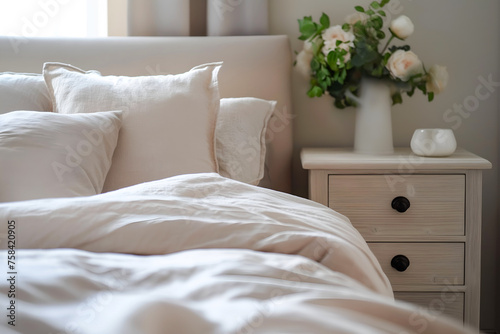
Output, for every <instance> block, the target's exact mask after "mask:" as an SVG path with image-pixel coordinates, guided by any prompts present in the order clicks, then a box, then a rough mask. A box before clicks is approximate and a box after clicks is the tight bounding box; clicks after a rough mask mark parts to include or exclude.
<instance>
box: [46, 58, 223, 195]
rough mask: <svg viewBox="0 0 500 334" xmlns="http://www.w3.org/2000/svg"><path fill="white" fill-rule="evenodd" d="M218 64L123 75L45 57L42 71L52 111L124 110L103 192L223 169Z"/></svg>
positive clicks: (65, 112) (219, 64) (66, 112)
mask: <svg viewBox="0 0 500 334" xmlns="http://www.w3.org/2000/svg"><path fill="white" fill-rule="evenodd" d="M221 65H222V63H212V64H206V65H200V66H197V67H194V68H193V69H191V70H190V71H188V72H186V73H183V74H178V75H157V76H139V77H126V76H101V75H100V74H99V73H98V72H96V71H89V72H85V71H82V70H80V69H78V68H76V67H74V66H71V65H67V64H61V63H46V64H45V65H44V70H43V75H44V77H45V82H46V84H47V87H48V89H49V93H50V95H51V97H52V103H53V106H54V111H55V112H58V113H62V114H68V113H89V112H95V111H103V110H115V109H116V110H123V112H124V114H123V125H122V130H121V133H120V138H119V139H118V145H117V147H116V152H115V155H114V157H113V164H112V166H111V169H110V171H109V173H108V176H107V178H106V181H105V184H104V189H103V190H104V192H106V191H110V190H116V189H120V188H123V187H127V186H130V185H134V184H138V183H141V182H146V181H152V180H157V179H162V178H166V177H169V176H173V175H178V174H189V173H203V172H218V167H217V162H216V159H215V148H214V147H215V138H214V132H215V123H216V119H217V113H218V111H219V90H218V81H217V74H218V72H219V69H220V67H221Z"/></svg>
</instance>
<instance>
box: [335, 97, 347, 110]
mask: <svg viewBox="0 0 500 334" xmlns="http://www.w3.org/2000/svg"><path fill="white" fill-rule="evenodd" d="M334 105H335V107H337V108H338V109H345V105H344V103H343V102H342V100H340V99H335V103H334Z"/></svg>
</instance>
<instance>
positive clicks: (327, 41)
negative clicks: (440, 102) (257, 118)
mask: <svg viewBox="0 0 500 334" xmlns="http://www.w3.org/2000/svg"><path fill="white" fill-rule="evenodd" d="M389 2H390V0H381V1H380V2H379V1H373V2H372V3H371V4H370V6H369V7H368V8H363V7H362V6H356V7H355V9H356V12H355V13H354V14H351V15H349V16H347V18H346V19H345V21H346V22H345V23H344V24H343V25H333V26H330V18H329V17H328V15H326V14H324V13H323V15H322V16H321V18H320V20H319V23H317V22H314V21H313V19H312V17H311V16H308V17H304V18H303V19H301V20H300V19H299V30H300V33H301V36H300V37H299V39H300V40H303V41H304V48H303V50H302V51H301V52H300V53H298V54H297V59H296V63H295V66H296V67H297V69H298V70H299V71H300V72H301V73H303V74H304V75H305V76H306V77H308V78H310V80H311V81H310V83H311V86H310V89H309V91H308V95H309V96H310V97H320V96H322V95H324V94H325V93H328V94H330V95H331V96H332V97H333V98H334V99H335V106H336V107H337V108H341V109H343V108H345V107H347V106H356V100H357V99H356V97H357V96H359V94H360V86H361V82H362V80H363V79H364V78H372V79H378V80H380V81H383V82H385V83H389V84H390V86H391V95H392V103H393V104H397V103H402V101H403V100H402V93H406V94H407V95H408V96H412V95H413V94H414V93H415V90H416V89H418V90H420V91H422V93H423V94H424V95H427V97H428V100H429V101H432V100H433V98H434V94H435V93H440V92H441V91H442V90H443V89H444V88H445V87H446V85H447V82H448V72H447V70H446V68H445V67H444V66H439V65H434V66H432V67H431V68H430V69H429V70H426V68H425V66H424V65H423V63H422V62H421V61H420V59H419V58H418V56H417V55H416V54H415V53H414V52H412V51H411V50H410V46H409V45H401V46H397V45H391V43H392V42H393V41H394V40H395V39H396V40H401V41H404V40H406V39H407V38H408V37H409V36H410V35H411V34H412V33H413V31H414V25H413V23H412V21H411V20H410V19H409V18H408V17H407V16H404V15H402V16H400V17H398V18H396V19H395V20H393V21H392V22H390V25H389V29H388V33H387V31H385V32H384V21H385V20H386V18H387V15H386V12H385V11H384V6H385V5H387V4H388V3H389ZM388 34H389V36H388ZM387 37H388V38H387ZM385 40H386V41H385ZM384 41H385V42H384Z"/></svg>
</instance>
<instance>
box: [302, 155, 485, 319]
mask: <svg viewBox="0 0 500 334" xmlns="http://www.w3.org/2000/svg"><path fill="white" fill-rule="evenodd" d="M301 160H302V167H303V168H304V169H307V170H309V198H310V199H312V200H313V201H316V202H319V203H322V204H324V205H326V206H329V207H330V208H332V209H334V210H336V211H338V212H340V213H342V214H344V215H345V216H347V217H348V218H349V219H350V221H351V223H352V224H353V225H354V227H356V228H357V229H358V231H359V232H360V233H361V234H362V235H363V237H364V238H365V239H366V241H367V242H368V245H369V246H370V249H371V250H372V251H373V253H374V254H375V256H376V257H377V259H378V260H379V262H380V264H381V266H382V269H383V270H384V272H385V273H386V274H387V276H388V277H389V280H390V282H391V284H392V287H393V290H394V294H395V297H396V299H400V300H404V301H408V302H412V303H415V304H418V305H420V306H422V307H425V308H426V309H427V310H429V311H430V312H437V313H442V314H446V315H449V316H452V317H454V318H456V319H459V320H460V321H463V322H465V323H466V324H468V325H469V326H472V327H474V328H479V297H480V294H479V292H480V278H481V277H480V275H481V271H480V269H481V254H480V251H481V189H482V184H481V182H482V171H481V170H482V169H488V168H491V163H490V162H489V161H487V160H485V159H483V158H480V157H478V156H476V155H474V154H472V153H470V152H467V151H465V150H460V149H459V150H457V151H456V152H455V153H454V154H453V155H452V156H449V157H443V158H424V157H419V156H416V155H414V154H413V153H411V150H410V149H409V148H401V149H395V153H394V154H391V155H365V154H356V153H353V152H352V150H350V149H314V148H306V149H303V150H302V152H301Z"/></svg>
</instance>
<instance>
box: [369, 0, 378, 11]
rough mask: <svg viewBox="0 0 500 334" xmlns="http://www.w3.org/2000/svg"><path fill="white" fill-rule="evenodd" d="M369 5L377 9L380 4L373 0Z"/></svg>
mask: <svg viewBox="0 0 500 334" xmlns="http://www.w3.org/2000/svg"><path fill="white" fill-rule="evenodd" d="M370 7H372V8H373V9H379V8H380V5H379V3H378V2H377V1H373V2H372V3H371V4H370Z"/></svg>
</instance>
